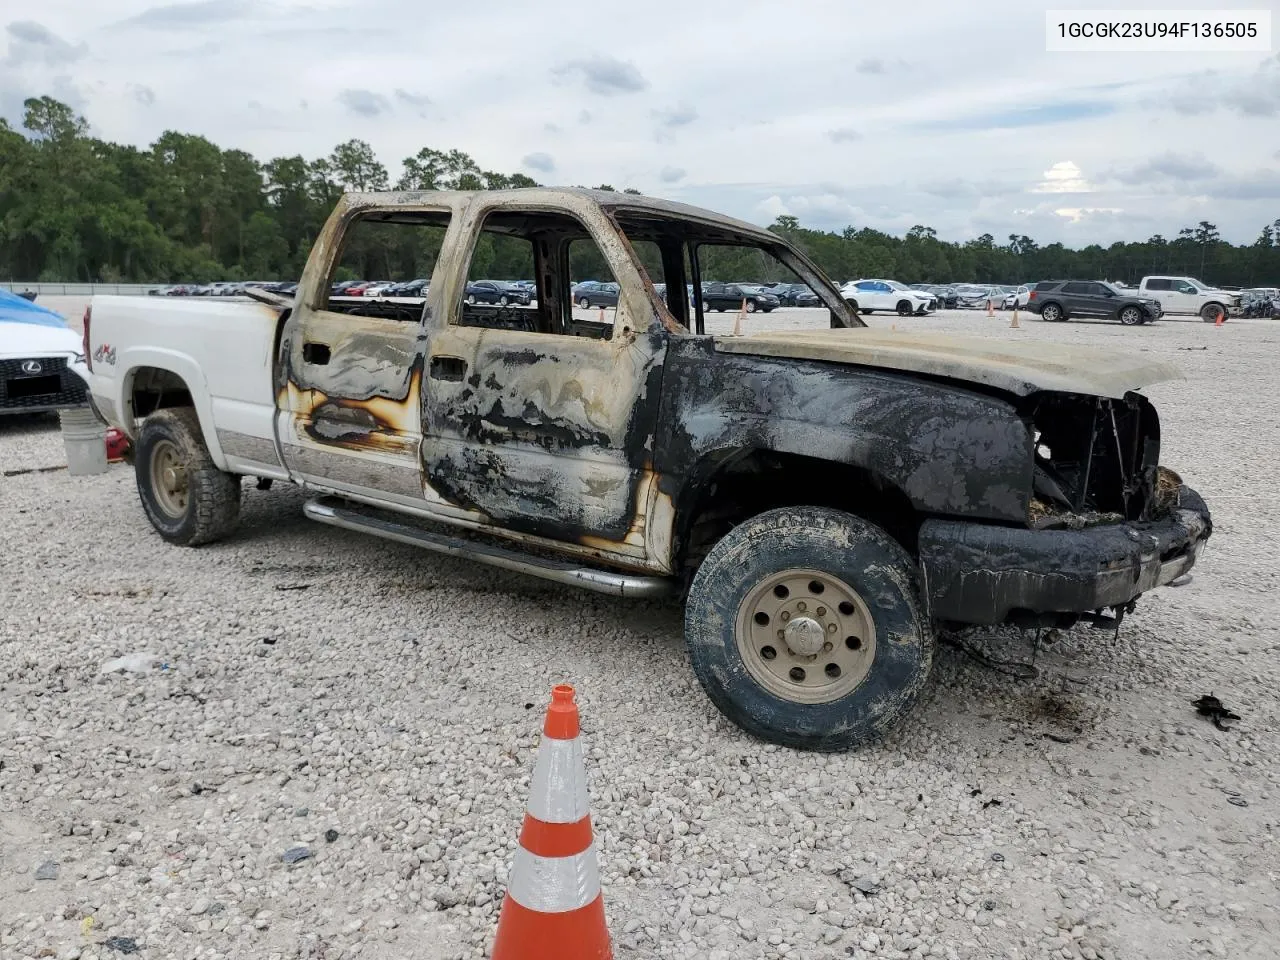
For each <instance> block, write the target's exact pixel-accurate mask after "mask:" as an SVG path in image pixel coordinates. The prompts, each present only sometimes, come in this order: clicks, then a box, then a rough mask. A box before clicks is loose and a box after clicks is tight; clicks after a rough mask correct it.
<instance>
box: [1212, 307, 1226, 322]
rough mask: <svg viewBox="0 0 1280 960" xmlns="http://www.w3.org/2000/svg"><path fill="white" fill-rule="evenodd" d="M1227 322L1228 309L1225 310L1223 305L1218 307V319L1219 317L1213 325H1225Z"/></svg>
mask: <svg viewBox="0 0 1280 960" xmlns="http://www.w3.org/2000/svg"><path fill="white" fill-rule="evenodd" d="M1226 322H1227V311H1225V310H1223V309H1222V308H1221V307H1219V308H1218V319H1217V320H1215V321H1213V325H1214V326H1215V327H1220V326H1222V325H1223V324H1224V323H1226Z"/></svg>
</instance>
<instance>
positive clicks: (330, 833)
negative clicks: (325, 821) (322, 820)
mask: <svg viewBox="0 0 1280 960" xmlns="http://www.w3.org/2000/svg"><path fill="white" fill-rule="evenodd" d="M337 839H338V831H337V830H332V829H330V830H326V831H325V832H324V842H325V843H333V841H335V840H337Z"/></svg>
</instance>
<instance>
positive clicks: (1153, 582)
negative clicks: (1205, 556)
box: [920, 486, 1213, 624]
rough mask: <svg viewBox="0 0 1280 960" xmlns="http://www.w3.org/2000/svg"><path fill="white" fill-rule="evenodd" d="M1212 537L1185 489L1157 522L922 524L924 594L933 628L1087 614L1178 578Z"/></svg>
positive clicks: (1195, 498) (1201, 507) (1200, 507)
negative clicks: (1063, 526) (1046, 526)
mask: <svg viewBox="0 0 1280 960" xmlns="http://www.w3.org/2000/svg"><path fill="white" fill-rule="evenodd" d="M1212 531H1213V523H1212V520H1211V519H1210V517H1209V508H1208V507H1207V506H1206V505H1205V502H1204V500H1203V499H1201V497H1200V495H1199V494H1198V493H1196V492H1195V491H1194V490H1192V489H1191V488H1190V487H1185V486H1184V487H1182V489H1181V490H1180V491H1179V494H1178V506H1177V508H1176V509H1174V510H1173V511H1172V513H1171V515H1170V516H1168V517H1166V518H1165V519H1163V520H1153V521H1144V522H1136V521H1135V522H1127V523H1115V524H1107V525H1105V526H1097V527H1089V528H1086V529H1084V530H1027V529H1022V528H1014V527H998V526H991V525H987V524H977V523H965V522H961V521H954V520H927V521H925V523H924V524H923V525H922V526H921V528H920V573H921V577H922V589H923V592H924V594H925V596H926V598H927V600H928V603H929V606H930V611H931V615H932V616H933V618H934V619H936V620H947V621H953V622H957V623H972V624H996V623H1003V622H1005V621H1006V620H1008V619H1010V617H1011V615H1013V614H1015V613H1026V612H1029V613H1067V614H1072V613H1090V612H1093V611H1097V610H1102V609H1105V608H1107V607H1115V606H1120V605H1122V604H1125V603H1128V602H1129V601H1130V600H1133V599H1134V598H1136V597H1138V596H1139V595H1140V594H1143V593H1145V592H1146V591H1148V590H1151V589H1152V588H1154V587H1158V586H1160V585H1162V584H1165V583H1168V582H1169V581H1170V580H1175V579H1177V578H1178V577H1180V576H1182V574H1184V573H1186V572H1187V571H1188V570H1190V569H1191V567H1192V566H1193V565H1194V564H1195V561H1196V555H1197V554H1198V553H1199V550H1200V547H1201V546H1202V545H1203V544H1204V542H1205V541H1206V540H1207V539H1208V538H1209V535H1210V533H1212Z"/></svg>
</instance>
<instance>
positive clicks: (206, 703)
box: [0, 311, 1280, 960]
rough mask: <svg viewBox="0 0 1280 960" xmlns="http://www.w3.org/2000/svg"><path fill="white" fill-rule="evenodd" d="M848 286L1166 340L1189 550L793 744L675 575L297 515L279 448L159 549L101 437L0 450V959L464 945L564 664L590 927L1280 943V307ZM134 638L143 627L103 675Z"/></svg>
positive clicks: (685, 947) (8, 437) (1146, 947)
mask: <svg viewBox="0 0 1280 960" xmlns="http://www.w3.org/2000/svg"><path fill="white" fill-rule="evenodd" d="M819 317H820V315H819V313H818V312H817V311H810V312H805V311H785V312H783V313H780V314H776V315H774V316H771V317H767V318H751V319H750V320H749V321H748V328H749V329H757V328H759V327H761V326H764V325H766V323H767V324H768V325H770V326H779V325H787V324H805V323H807V324H812V323H815V322H820V319H819ZM721 319H724V320H725V321H726V323H730V322H731V316H730V315H726V317H725V318H719V317H717V318H716V323H717V324H718V323H719V322H720V321H721ZM872 321H873V322H874V323H876V324H885V325H887V324H890V323H897V324H899V325H912V326H920V327H929V328H940V329H965V330H970V331H972V332H975V333H979V334H982V335H992V336H1020V337H1023V338H1028V339H1030V338H1035V339H1050V340H1062V341H1072V342H1092V343H1101V344H1106V345H1111V346H1115V347H1117V348H1121V347H1123V348H1126V349H1135V350H1142V351H1150V352H1151V353H1152V354H1154V355H1158V356H1160V357H1164V358H1169V359H1172V360H1174V361H1175V362H1177V363H1178V364H1179V365H1180V366H1182V367H1183V368H1184V369H1185V370H1186V371H1187V375H1188V379H1187V380H1186V381H1183V382H1180V383H1173V384H1163V385H1159V386H1157V387H1154V388H1152V389H1151V391H1150V392H1151V394H1152V395H1153V397H1154V398H1155V400H1156V401H1157V404H1158V405H1159V407H1160V409H1161V412H1162V414H1163V424H1164V455H1163V459H1164V461H1165V462H1166V463H1168V464H1169V465H1171V466H1172V467H1174V469H1176V470H1178V471H1179V472H1181V473H1182V474H1183V476H1184V477H1185V478H1186V479H1187V480H1188V481H1189V482H1191V483H1192V484H1193V485H1194V486H1196V487H1197V488H1198V489H1199V490H1200V491H1201V492H1202V493H1203V494H1204V495H1205V497H1206V499H1207V500H1208V501H1209V504H1210V506H1211V508H1212V509H1213V510H1214V517H1215V524H1216V532H1215V534H1214V538H1213V540H1212V541H1211V542H1210V545H1209V550H1208V552H1207V554H1206V556H1205V558H1204V559H1203V561H1202V564H1201V566H1200V567H1198V568H1197V569H1196V571H1195V578H1194V581H1193V582H1192V583H1191V584H1190V585H1188V586H1185V587H1182V588H1179V589H1165V590H1162V591H1159V592H1157V593H1156V594H1154V595H1151V596H1149V597H1147V598H1144V600H1143V601H1142V602H1141V603H1140V605H1139V609H1138V613H1137V614H1136V615H1135V616H1134V617H1133V618H1132V619H1131V620H1130V621H1128V622H1127V623H1126V624H1125V625H1124V628H1123V629H1122V631H1121V633H1120V638H1119V641H1118V643H1113V642H1112V638H1111V634H1110V633H1108V632H1101V631H1096V630H1091V629H1089V628H1086V627H1081V628H1077V629H1076V630H1073V631H1070V632H1068V633H1067V634H1065V635H1064V636H1063V637H1061V638H1060V639H1058V640H1057V641H1056V642H1055V643H1054V644H1052V645H1051V646H1050V647H1048V648H1047V649H1046V650H1045V651H1044V652H1043V653H1042V654H1041V657H1040V660H1039V665H1040V667H1041V669H1042V675H1041V677H1040V679H1038V680H1035V681H1023V680H1017V679H1013V678H1010V677H1006V676H1002V675H1000V674H996V673H993V672H991V671H990V670H988V669H986V668H983V667H981V666H979V665H977V664H976V663H974V662H973V661H972V660H970V659H968V658H967V657H966V656H964V655H963V654H961V653H959V652H957V651H956V650H954V649H950V648H945V649H944V650H943V651H942V652H941V654H940V656H939V658H938V661H937V667H936V670H935V680H934V683H933V685H932V688H931V690H930V692H929V693H927V694H926V696H925V698H924V700H923V701H922V703H921V704H920V707H919V709H918V710H917V711H916V712H915V714H914V715H913V716H912V717H911V718H910V720H909V721H908V722H907V723H906V724H905V725H904V726H903V727H902V728H901V729H900V730H899V731H898V732H897V733H895V734H894V735H893V736H892V737H891V739H890V740H889V741H888V742H886V743H885V744H883V745H882V746H879V747H876V748H874V749H868V750H864V751H862V752H859V753H851V754H843V755H834V756H829V755H812V754H802V753H796V752H792V751H788V750H783V749H778V748H773V747H769V746H764V745H761V744H760V743H758V742H756V741H753V740H751V739H749V738H747V737H746V736H744V735H743V734H742V733H740V732H739V731H738V730H737V729H736V728H734V727H732V726H731V725H729V724H728V723H727V722H725V721H724V720H722V719H721V718H720V716H719V715H718V714H717V713H716V712H715V710H714V709H713V708H712V707H711V705H710V704H709V702H708V701H707V700H706V698H705V697H704V696H703V694H702V692H701V690H700V688H699V687H698V685H697V682H696V681H695V679H694V678H693V676H692V673H691V671H690V669H689V666H688V663H687V661H686V658H685V653H684V649H683V643H682V639H681V621H680V610H679V609H678V607H677V606H675V605H674V604H657V603H636V602H622V601H613V600H610V599H608V598H605V597H600V596H596V595H593V594H590V593H582V592H577V591H574V590H570V589H567V588H564V589H562V588H558V587H555V586H549V585H546V584H544V583H541V582H539V581H535V580H529V579H524V578H521V577H518V576H515V575H508V574H505V573H502V572H499V571H494V570H491V569H487V568H481V567H475V566H472V565H469V564H465V563H459V562H456V561H452V560H447V559H443V558H437V557H435V556H433V555H431V554H426V553H421V552H417V551H414V550H413V549H411V548H408V547H402V546H398V545H395V544H390V543H385V542H382V541H378V540H374V539H363V538H360V537H358V536H353V535H350V534H345V533H342V532H339V531H336V530H332V529H329V528H326V527H322V526H319V525H315V524H311V523H309V522H308V521H306V520H304V519H303V518H302V516H301V513H300V507H301V503H302V499H303V498H302V496H301V494H300V493H299V492H298V491H296V490H293V489H291V488H287V487H284V488H282V487H280V486H279V485H277V488H276V489H275V490H273V491H270V492H266V493H264V492H258V491H256V490H254V489H253V488H252V487H251V486H250V485H248V484H246V487H245V509H244V513H243V522H242V524H241V527H240V531H239V532H238V533H237V534H236V535H235V536H234V537H233V538H232V539H231V540H229V541H227V542H225V543H221V544H217V545H213V546H209V547H205V548H201V549H197V550H189V549H180V548H176V547H170V546H168V545H166V544H165V543H164V542H163V541H162V540H160V538H159V537H158V536H156V535H155V534H154V533H153V532H152V531H151V529H150V527H149V525H148V524H147V521H146V519H145V518H144V516H143V514H142V511H141V509H140V508H139V506H138V503H137V498H136V494H135V492H134V488H133V477H132V473H131V470H130V468H129V467H128V466H125V465H116V466H113V467H112V468H111V469H110V471H109V472H108V473H107V474H105V475H103V476H99V477H90V478H73V477H69V476H67V474H66V472H65V471H54V472H31V473H22V474H18V475H14V476H7V477H0V530H2V531H3V533H2V534H0V540H2V541H3V543H4V551H3V554H2V555H0V556H2V559H0V761H2V763H3V767H2V769H0V957H3V958H4V960H9V958H15V960H16V958H28V957H30V958H35V957H46V956H54V957H62V958H73V957H80V958H82V960H87V958H94V957H98V958H107V957H110V958H116V957H120V956H125V954H124V953H121V952H119V949H118V948H121V947H124V948H128V947H129V946H131V945H132V944H136V946H137V947H138V948H139V953H138V954H137V956H139V957H141V958H162V957H165V958H167V957H181V958H215V957H226V958H231V957H249V958H259V957H261V958H292V957H316V958H320V957H323V958H327V960H334V958H345V957H355V956H359V957H365V958H388V960H391V958H396V960H402V958H429V960H445V958H463V957H467V958H469V957H479V956H482V955H483V954H484V951H485V948H486V945H487V944H488V943H489V942H490V941H491V938H492V934H493V930H494V926H495V922H496V912H497V907H498V904H499V901H500V898H501V893H502V888H503V882H504V879H505V874H506V870H507V864H508V861H509V859H510V855H511V851H512V849H513V846H514V844H515V840H516V836H517V833H518V830H519V824H520V820H521V816H522V813H523V807H524V803H525V800H526V791H527V789H528V784H529V775H530V772H531V764H532V762H533V754H534V749H535V747H536V744H537V734H538V729H539V726H540V720H541V709H542V707H543V705H544V703H545V700H546V698H547V696H548V692H549V689H550V687H551V685H552V684H554V683H557V682H561V681H570V682H572V683H574V684H576V685H577V687H578V689H579V691H580V701H581V703H582V709H583V721H584V728H585V736H586V737H587V738H588V749H589V766H590V776H591V786H592V812H593V816H594V820H595V825H596V829H597V832H598V835H599V839H600V849H601V861H602V862H601V867H602V878H603V883H604V891H605V898H606V909H607V912H608V916H609V921H610V928H611V930H612V932H613V936H614V940H615V952H616V955H617V956H618V957H619V958H628V957H636V958H639V957H646V958H647V957H663V958H666V957H672V958H676V957H679V958H685V957H687V958H695V957H696V958H722V960H730V958H733V960H737V958H766V957H767V958H776V957H794V958H846V957H912V958H914V957H948V958H975V960H976V958H984V960H985V958H990V957H1001V958H1004V957H1008V958H1027V960H1031V958H1037V960H1038V958H1045V957H1059V956H1060V957H1064V958H1077V957H1084V958H1094V957H1105V958H1116V960H1132V958H1152V960H1156V958H1159V960H1168V958H1181V957H1199V956H1213V957H1232V958H1273V957H1275V956H1276V955H1277V954H1278V953H1280V906H1278V904H1280V895H1278V893H1277V883H1278V882H1280V857H1278V856H1277V836H1276V831H1277V815H1276V799H1277V796H1280V783H1278V782H1277V778H1278V774H1280V737H1277V733H1276V730H1277V703H1276V690H1277V689H1278V688H1280V669H1278V668H1277V653H1278V652H1280V632H1278V631H1277V626H1276V624H1277V622H1278V618H1277V613H1280V600H1277V596H1278V592H1277V587H1278V586H1280V584H1277V582H1276V571H1277V568H1278V567H1280V548H1278V547H1277V542H1278V541H1280V523H1277V520H1278V519H1280V517H1278V514H1280V504H1278V503H1277V498H1276V496H1275V493H1274V489H1275V481H1274V479H1273V477H1272V474H1273V472H1274V470H1275V465H1276V460H1277V456H1278V455H1280V436H1278V434H1280V416H1278V415H1277V413H1278V412H1280V411H1277V403H1276V401H1275V399H1274V398H1275V392H1276V391H1275V386H1276V383H1277V377H1276V364H1277V360H1278V359H1280V325H1276V324H1274V323H1267V322H1263V321H1233V322H1230V323H1228V324H1227V325H1226V326H1225V327H1223V328H1221V329H1215V328H1213V327H1211V326H1208V325H1205V324H1202V323H1200V322H1198V321H1190V320H1189V321H1176V320H1165V321H1162V322H1161V323H1159V324H1156V325H1155V326H1153V327H1150V328H1140V329H1135V330H1130V329H1127V328H1121V327H1119V326H1114V325H1104V324H1083V323H1081V324H1067V325H1061V326H1053V327H1049V326H1047V325H1044V324H1041V323H1039V322H1038V321H1035V320H1028V319H1027V318H1026V317H1025V315H1024V318H1023V329H1022V330H1021V331H1017V332H1012V331H1009V330H1008V326H1007V324H1008V320H1007V316H1006V317H1000V318H998V319H994V320H993V319H987V318H986V317H983V316H981V315H976V314H959V315H954V314H947V315H940V316H935V317H930V318H925V319H912V320H905V321H903V320H897V319H896V318H885V319H883V320H881V319H880V318H878V317H873V318H872ZM1201 347H1204V348H1205V349H1199V348H1201ZM61 462H63V454H62V449H61V443H60V440H59V438H58V435H57V433H56V420H53V419H51V418H45V419H44V420H42V421H37V422H33V421H30V420H14V419H12V418H0V470H3V471H8V470H15V469H27V468H30V467H43V466H56V465H58V464H59V463H61ZM300 587H305V588H306V589H294V588H300ZM976 642H982V643H984V644H985V645H986V649H987V650H988V652H989V653H991V654H992V655H994V656H1001V657H1020V656H1023V655H1024V654H1025V653H1026V651H1025V650H1024V649H1023V648H1021V647H1020V646H1018V645H1017V644H1016V643H1015V642H1014V639H1013V638H1012V637H1011V636H1009V635H1001V636H999V637H995V638H992V639H990V640H986V641H976ZM133 653H140V654H148V655H152V656H154V657H155V658H157V659H158V662H159V665H158V666H156V667H155V668H153V669H152V670H150V671H149V672H146V673H137V672H131V671H128V670H125V671H122V672H112V673H107V674H100V672H99V671H100V669H101V668H102V666H103V664H105V663H106V662H107V661H109V660H112V659H114V658H117V657H121V656H124V655H128V654H133ZM140 659H141V660H142V661H143V662H142V664H141V665H142V666H145V665H146V664H145V661H146V658H145V657H143V658H140ZM1208 692H1213V693H1215V694H1217V695H1218V696H1220V697H1221V698H1222V699H1223V700H1225V701H1226V702H1227V704H1228V705H1229V706H1231V707H1233V708H1235V709H1236V710H1237V711H1238V712H1239V713H1241V714H1243V716H1244V719H1243V721H1242V722H1241V723H1240V724H1238V726H1237V728H1236V729H1235V730H1233V731H1231V732H1229V733H1224V732H1220V731H1218V730H1216V729H1214V727H1213V726H1212V725H1210V724H1209V723H1208V722H1207V721H1206V720H1203V719H1201V718H1199V717H1197V716H1196V715H1195V713H1194V710H1193V709H1192V707H1191V706H1190V703H1189V701H1190V700H1192V699H1194V698H1195V697H1197V696H1199V695H1200V694H1202V693H1208ZM1047 735H1051V736H1047ZM1054 738H1056V739H1054ZM1060 741H1067V742H1060ZM1233 798H1234V799H1236V800H1238V801H1240V800H1242V801H1244V802H1245V803H1247V806H1236V805H1233V804H1231V803H1229V802H1228V801H1229V800H1231V799H1233ZM326 831H336V832H337V834H336V839H333V840H332V841H331V842H330V841H329V840H328V839H327V838H326ZM328 836H330V837H332V836H334V835H333V834H332V833H330V834H329V835H328ZM297 847H305V848H306V851H307V853H308V854H309V856H306V857H305V858H304V859H301V860H299V861H298V862H296V863H294V864H287V863H285V862H284V860H283V859H282V857H283V855H284V854H285V852H286V851H289V850H292V849H293V848H297ZM295 856H296V854H295ZM50 864H56V867H51V866H50ZM50 874H56V876H55V877H54V878H53V879H41V878H43V877H48V876H50ZM109 938H128V940H123V941H122V940H119V939H116V940H111V939H109ZM129 941H132V944H131V943H130V942H129ZM112 945H114V947H115V948H117V949H112Z"/></svg>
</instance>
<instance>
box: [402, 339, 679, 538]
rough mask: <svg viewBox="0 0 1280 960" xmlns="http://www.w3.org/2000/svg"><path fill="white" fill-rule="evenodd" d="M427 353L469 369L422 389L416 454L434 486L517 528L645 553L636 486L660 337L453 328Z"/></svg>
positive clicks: (643, 462) (649, 426)
mask: <svg viewBox="0 0 1280 960" xmlns="http://www.w3.org/2000/svg"><path fill="white" fill-rule="evenodd" d="M431 352H432V356H433V357H440V356H457V357H461V358H466V363H467V374H466V376H465V377H464V379H461V380H452V379H444V380H441V379H431V380H430V382H429V387H428V394H429V395H428V402H427V406H426V418H427V419H426V422H427V426H426V429H425V431H424V433H425V436H424V439H423V445H422V457H423V464H424V469H425V474H426V477H427V481H428V482H429V483H430V485H431V486H432V487H433V488H434V489H436V490H437V491H439V492H440V493H441V494H442V495H443V496H445V497H446V498H448V499H449V500H450V501H452V502H454V503H457V504H459V505H461V506H464V507H468V508H470V509H475V510H479V511H482V512H484V513H485V514H486V515H487V516H489V517H491V518H492V519H493V521H494V522H496V523H501V524H503V525H507V526H510V527H512V528H513V529H516V530H521V531H524V532H527V533H532V534H536V535H539V536H548V537H553V538H556V539H562V540H569V539H572V540H579V541H581V540H583V539H584V538H590V539H591V540H592V541H593V542H595V543H598V544H599V543H612V544H613V545H614V549H616V550H617V551H618V552H619V553H621V554H624V555H628V556H632V557H643V556H645V555H646V550H645V543H644V538H643V536H642V535H641V533H640V531H642V530H643V523H641V524H640V527H639V529H637V519H638V518H639V519H640V520H643V519H644V518H645V515H646V512H647V507H648V504H647V503H646V502H644V500H643V498H642V496H641V493H642V486H643V485H642V483H641V481H642V479H643V477H644V474H645V472H646V469H647V467H648V463H649V458H650V452H649V451H650V449H651V447H652V437H653V432H654V429H655V423H656V417H657V410H658V400H659V395H660V391H659V384H660V377H661V370H662V358H663V355H664V353H663V342H662V338H661V337H660V336H658V335H648V336H640V337H635V336H631V335H626V336H621V337H619V338H618V339H615V340H610V341H601V340H591V339H584V338H580V337H560V336H545V335H539V334H520V333H512V332H510V331H502V332H494V331H487V330H471V329H467V328H450V329H448V330H443V331H440V332H439V333H438V334H437V336H436V338H435V339H434V340H433V343H432V347H431ZM644 492H646V493H647V489H646V490H645V491H644ZM663 559H665V558H663Z"/></svg>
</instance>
